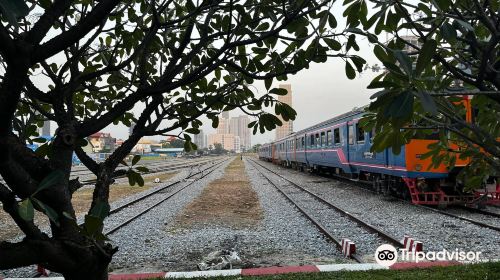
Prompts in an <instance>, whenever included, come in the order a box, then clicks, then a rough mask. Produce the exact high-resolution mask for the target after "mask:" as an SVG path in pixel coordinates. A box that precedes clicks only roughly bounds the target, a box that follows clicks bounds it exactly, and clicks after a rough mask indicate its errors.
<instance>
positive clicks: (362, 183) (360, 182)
mask: <svg viewBox="0 0 500 280" xmlns="http://www.w3.org/2000/svg"><path fill="white" fill-rule="evenodd" d="M330 175H331V177H329V178H333V179H337V180H338V181H342V182H345V183H349V184H351V185H360V186H361V187H362V188H363V189H365V190H367V191H370V192H372V193H375V194H378V193H377V192H375V191H374V190H371V189H368V188H366V186H368V185H371V182H369V181H363V180H356V179H349V178H345V177H342V176H338V175H335V174H330ZM322 177H324V176H322ZM392 197H393V198H394V199H397V200H399V201H402V202H404V203H407V204H409V205H411V206H414V207H416V208H420V209H426V210H429V211H432V212H435V213H439V214H442V215H445V216H449V217H452V218H456V219H459V220H463V221H466V222H469V223H472V224H474V225H477V226H480V227H484V228H488V229H491V230H494V231H499V232H500V228H499V227H496V226H493V225H490V224H486V223H483V222H479V221H476V220H473V219H470V218H466V217H463V216H459V215H455V214H452V213H448V212H446V211H443V210H439V209H435V208H431V207H430V206H425V205H418V204H413V203H411V202H410V201H408V200H404V199H401V198H399V197H395V196H392ZM478 210H479V209H478ZM489 213H491V212H489ZM495 214H496V213H495Z"/></svg>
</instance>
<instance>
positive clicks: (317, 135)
mask: <svg viewBox="0 0 500 280" xmlns="http://www.w3.org/2000/svg"><path fill="white" fill-rule="evenodd" d="M314 143H316V147H319V146H321V143H320V140H319V133H316V139H315V140H314Z"/></svg>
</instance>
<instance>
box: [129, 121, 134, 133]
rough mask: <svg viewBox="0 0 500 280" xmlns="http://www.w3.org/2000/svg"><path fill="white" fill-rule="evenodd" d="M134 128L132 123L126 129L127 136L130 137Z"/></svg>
mask: <svg viewBox="0 0 500 280" xmlns="http://www.w3.org/2000/svg"><path fill="white" fill-rule="evenodd" d="M134 127H135V122H132V123H131V124H130V127H129V128H128V135H129V136H130V135H132V132H134Z"/></svg>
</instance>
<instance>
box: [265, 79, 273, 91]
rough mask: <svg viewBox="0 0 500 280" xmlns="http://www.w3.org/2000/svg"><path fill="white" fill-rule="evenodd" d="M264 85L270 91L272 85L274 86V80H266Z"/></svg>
mask: <svg viewBox="0 0 500 280" xmlns="http://www.w3.org/2000/svg"><path fill="white" fill-rule="evenodd" d="M264 84H265V86H266V89H267V90H269V89H270V88H271V85H272V84H273V79H272V78H270V79H265V80H264Z"/></svg>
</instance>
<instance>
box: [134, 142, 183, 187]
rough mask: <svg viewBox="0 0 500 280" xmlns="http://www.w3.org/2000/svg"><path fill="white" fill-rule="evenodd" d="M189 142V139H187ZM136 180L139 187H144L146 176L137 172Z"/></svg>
mask: <svg viewBox="0 0 500 280" xmlns="http://www.w3.org/2000/svg"><path fill="white" fill-rule="evenodd" d="M186 142H187V141H186ZM135 181H136V182H137V184H138V185H139V187H144V178H142V175H141V174H139V173H135Z"/></svg>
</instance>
